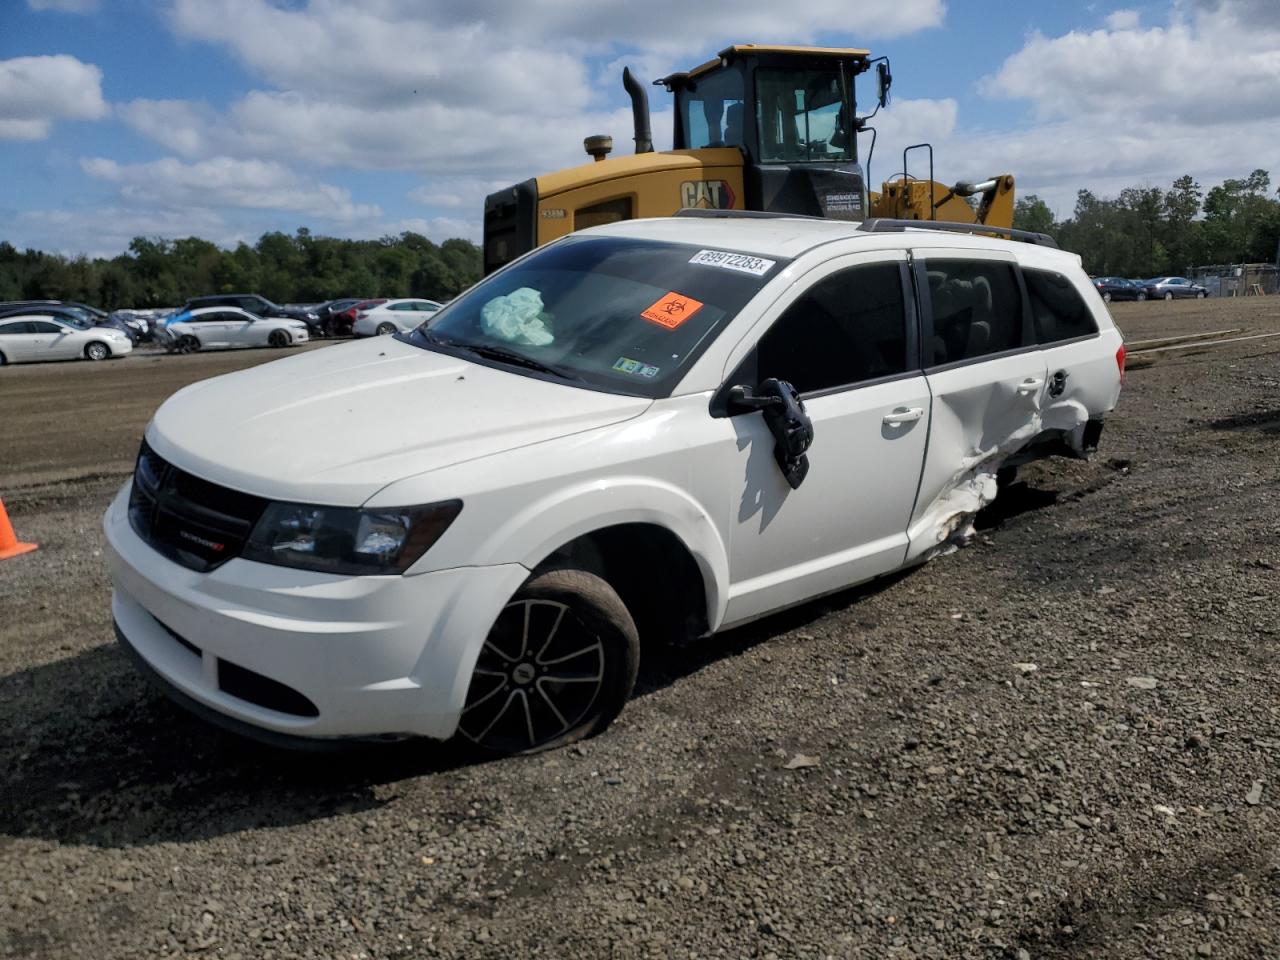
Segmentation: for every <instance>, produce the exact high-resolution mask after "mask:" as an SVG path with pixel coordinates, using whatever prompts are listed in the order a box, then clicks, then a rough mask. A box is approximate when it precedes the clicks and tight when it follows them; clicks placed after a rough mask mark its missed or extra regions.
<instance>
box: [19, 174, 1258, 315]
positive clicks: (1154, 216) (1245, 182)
mask: <svg viewBox="0 0 1280 960" xmlns="http://www.w3.org/2000/svg"><path fill="white" fill-rule="evenodd" d="M1013 225H1014V226H1015V227H1018V228H1019V229H1023V230H1034V231H1037V232H1039V233H1047V234H1049V235H1050V236H1052V237H1053V238H1054V239H1055V240H1057V241H1058V245H1059V246H1061V247H1063V248H1064V249H1066V250H1073V251H1075V252H1076V253H1079V254H1080V255H1081V256H1082V257H1083V259H1084V266H1085V269H1086V270H1087V271H1088V272H1089V273H1091V274H1094V275H1117V276H1124V277H1156V276H1162V275H1166V274H1175V275H1176V274H1183V273H1187V272H1189V270H1190V268H1191V267H1193V266H1197V265H1204V264H1213V263H1267V262H1273V261H1275V260H1276V259H1277V257H1278V256H1280V249H1278V248H1280V191H1273V190H1272V189H1271V177H1270V175H1269V174H1268V173H1267V171H1265V170H1255V171H1253V173H1251V174H1249V176H1247V177H1245V178H1244V179H1242V180H1230V179H1229V180H1226V181H1224V182H1223V183H1220V184H1218V185H1217V186H1215V187H1212V188H1211V189H1210V190H1209V191H1208V192H1205V191H1204V190H1203V189H1202V188H1201V186H1200V184H1199V183H1197V182H1196V181H1195V179H1194V178H1193V177H1191V176H1189V175H1188V176H1182V177H1179V178H1178V179H1177V180H1175V181H1174V182H1173V184H1172V185H1171V186H1170V187H1169V189H1168V190H1162V189H1161V188H1159V187H1129V188H1127V189H1125V190H1122V191H1120V195H1119V196H1118V197H1115V198H1111V199H1108V198H1103V197H1099V196H1097V195H1096V194H1095V193H1093V192H1092V191H1090V190H1081V191H1080V192H1079V193H1078V194H1077V196H1076V205H1075V210H1074V212H1073V215H1072V216H1071V217H1069V218H1068V219H1066V220H1063V221H1061V222H1059V221H1058V220H1057V219H1056V218H1055V216H1054V214H1053V211H1052V210H1050V209H1049V206H1048V205H1047V204H1046V203H1045V202H1044V201H1043V200H1041V199H1040V198H1039V197H1037V196H1036V195H1035V194H1029V195H1027V196H1025V197H1022V198H1020V199H1019V200H1018V201H1017V205H1016V210H1015V212H1014V222H1013ZM481 273H482V260H481V255H480V248H479V247H477V246H476V245H475V244H474V243H472V242H470V241H469V240H460V239H452V240H445V241H444V242H443V243H440V244H435V243H433V242H432V241H430V240H428V239H427V238H426V237H424V236H422V235H421V234H417V233H402V234H400V235H399V236H388V237H383V238H382V239H380V240H343V239H339V238H336V237H320V236H314V235H313V234H312V233H311V232H310V231H309V230H307V229H306V228H305V227H303V228H301V229H299V230H298V232H297V233H296V234H294V235H292V236H290V235H289V234H286V233H280V232H273V233H265V234H263V235H262V236H261V237H260V238H259V240H258V242H257V243H255V244H253V245H252V246H250V245H249V244H247V243H240V244H237V245H236V247H235V248H234V249H230V250H228V249H223V248H222V247H219V246H217V245H216V244H213V243H210V242H209V241H208V240H201V239H200V238H198V237H186V238H184V239H181V240H161V239H154V238H147V237H135V238H134V239H133V241H132V242H131V243H130V244H129V250H128V252H127V253H122V254H120V255H119V256H116V257H112V258H110V259H104V258H94V259H90V258H88V257H75V258H68V257H64V256H60V255H58V254H52V253H43V252H40V251H37V250H24V251H19V250H17V249H16V248H15V247H14V246H13V245H12V244H10V243H8V242H6V241H0V301H3V300H37V299H57V300H79V301H82V302H84V303H90V304H93V305H94V306H99V307H102V308H104V309H107V310H113V309H117V308H121V307H140V308H141V307H172V306H178V305H181V304H182V303H183V302H184V301H186V300H187V299H188V298H189V297H194V296H200V295H201V294H207V293H260V294H262V295H263V296H265V297H268V298H270V299H272V300H275V301H277V302H279V303H309V302H318V301H321V300H329V299H332V298H334V297H342V296H370V297H373V296H380V297H427V298H430V299H432V300H444V299H448V298H449V297H452V296H454V295H455V294H457V293H458V292H459V291H461V290H463V289H465V288H466V287H468V286H470V285H471V284H473V283H475V282H476V281H477V280H478V279H480V276H481Z"/></svg>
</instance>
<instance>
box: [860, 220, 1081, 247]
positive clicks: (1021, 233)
mask: <svg viewBox="0 0 1280 960" xmlns="http://www.w3.org/2000/svg"><path fill="white" fill-rule="evenodd" d="M858 229H859V230H864V231H866V232H867V233H900V232H901V231H903V230H942V231H946V232H950V233H970V234H978V233H994V234H997V235H999V236H1001V237H1008V238H1009V239H1010V240H1022V241H1023V242H1025V243H1034V244H1036V245H1037V246H1041V247H1053V248H1054V249H1055V250H1057V249H1059V247H1058V241H1057V240H1055V239H1053V237H1051V236H1049V235H1048V234H1047V233H1035V232H1033V231H1031V230H1013V229H1011V228H1009V227H991V226H988V225H986V224H984V223H954V222H951V221H947V220H889V219H884V218H876V217H872V218H870V219H867V220H863V221H862V223H861V224H859V226H858Z"/></svg>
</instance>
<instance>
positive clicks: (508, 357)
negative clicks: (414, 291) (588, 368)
mask: <svg viewBox="0 0 1280 960" xmlns="http://www.w3.org/2000/svg"><path fill="white" fill-rule="evenodd" d="M419 333H421V334H422V338H423V339H424V340H426V341H427V342H428V343H434V344H437V345H439V346H442V347H452V348H453V349H454V350H461V351H463V352H464V353H472V354H475V355H476V356H477V357H484V358H485V359H487V360H500V361H501V362H503V363H509V364H511V365H512V366H517V367H524V368H525V369H527V370H537V371H538V372H539V373H549V374H551V375H552V376H555V377H559V378H560V379H562V380H573V381H577V382H579V383H581V382H582V377H580V376H578V375H577V374H576V373H570V372H569V371H568V370H562V369H560V368H559V367H553V366H551V365H550V364H548V363H543V362H542V361H541V360H535V359H534V358H533V357H526V356H525V355H524V354H523V353H516V352H515V351H514V350H508V349H506V348H505V347H495V346H491V345H490V344H486V343H467V342H466V341H463V340H453V339H450V338H449V337H442V336H440V334H438V333H436V332H435V331H434V330H431V329H428V328H423V329H422V330H420V331H419Z"/></svg>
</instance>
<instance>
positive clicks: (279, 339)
mask: <svg viewBox="0 0 1280 960" xmlns="http://www.w3.org/2000/svg"><path fill="white" fill-rule="evenodd" d="M267 343H269V344H270V345H271V346H273V347H287V346H288V345H289V335H288V334H287V333H285V332H284V331H283V330H272V331H271V334H270V336H268V337H267Z"/></svg>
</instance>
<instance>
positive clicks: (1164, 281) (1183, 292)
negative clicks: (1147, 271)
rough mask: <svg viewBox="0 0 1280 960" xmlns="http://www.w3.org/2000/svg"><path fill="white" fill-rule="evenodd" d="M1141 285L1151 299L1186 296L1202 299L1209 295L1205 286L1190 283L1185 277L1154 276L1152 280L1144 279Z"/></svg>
mask: <svg viewBox="0 0 1280 960" xmlns="http://www.w3.org/2000/svg"><path fill="white" fill-rule="evenodd" d="M1142 286H1143V289H1144V290H1146V291H1147V296H1148V297H1149V298H1151V299H1153V300H1158V299H1164V300H1182V299H1185V298H1188V297H1195V298H1199V299H1203V298H1204V297H1207V296H1208V295H1209V290H1208V288H1207V287H1202V286H1200V284H1198V283H1192V282H1191V281H1190V280H1188V279H1187V278H1186V277H1156V278H1155V279H1154V280H1147V281H1144V282H1143V284H1142Z"/></svg>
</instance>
